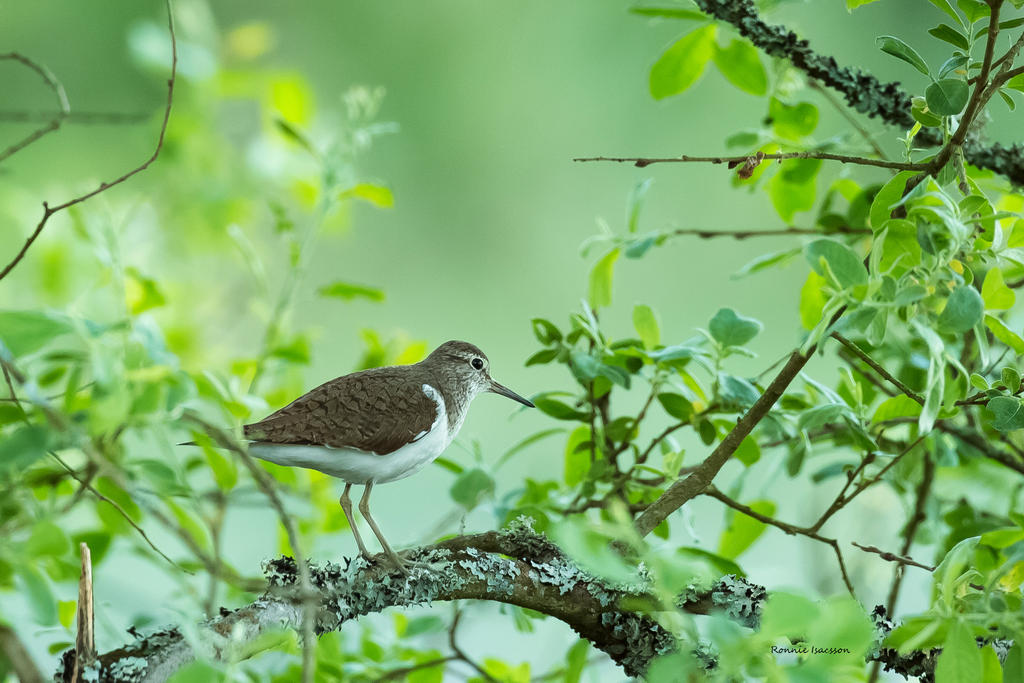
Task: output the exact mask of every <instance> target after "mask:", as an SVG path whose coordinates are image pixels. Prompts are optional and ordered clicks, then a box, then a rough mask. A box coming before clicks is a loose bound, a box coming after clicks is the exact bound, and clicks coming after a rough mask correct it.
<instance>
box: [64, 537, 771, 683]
mask: <svg viewBox="0 0 1024 683" xmlns="http://www.w3.org/2000/svg"><path fill="white" fill-rule="evenodd" d="M410 559H413V560H415V561H417V562H418V563H421V565H417V566H415V567H413V568H412V569H411V573H410V576H409V577H408V578H406V577H404V576H402V575H400V574H396V573H393V572H391V568H390V567H389V566H388V565H387V564H386V563H380V564H376V565H369V564H367V563H366V562H365V561H364V560H363V559H361V558H356V559H355V560H351V561H346V562H345V563H344V564H335V563H332V562H326V563H321V564H311V565H310V572H311V574H312V579H313V585H314V588H315V590H316V591H317V593H318V596H319V605H318V613H317V625H316V626H317V632H318V633H325V632H328V631H333V630H336V629H339V628H341V627H342V626H343V625H344V624H345V623H346V622H347V621H351V620H353V619H357V618H358V617H360V616H363V615H365V614H369V613H371V612H379V611H381V610H383V609H385V608H388V607H408V606H412V605H420V604H425V603H429V602H432V601H436V600H460V599H475V600H491V601H496V602H502V603H507V604H512V605H518V606H520V607H525V608H529V609H533V610H537V611H539V612H542V613H544V614H547V615H549V616H553V617H555V618H557V619H560V620H561V621H563V622H565V623H566V624H567V625H569V626H570V627H571V628H572V629H573V630H575V631H576V632H577V633H578V634H579V635H580V636H581V637H583V638H586V639H588V640H589V641H591V642H592V643H593V644H594V646H595V647H596V648H597V649H600V650H602V651H603V652H605V653H607V654H608V655H609V656H610V657H611V658H612V659H613V660H614V661H615V662H617V663H618V664H619V665H621V666H622V667H623V669H624V670H625V672H626V673H627V674H629V675H638V674H640V673H642V672H643V671H644V670H645V669H646V668H647V666H648V664H649V663H650V662H651V660H652V659H653V658H654V657H656V656H658V655H659V654H662V653H665V652H669V651H671V650H673V649H674V648H675V647H676V643H677V641H676V638H675V636H674V635H673V634H672V633H670V632H669V631H667V630H666V629H665V628H663V627H662V626H661V625H660V624H658V622H657V621H655V620H654V619H652V618H650V617H648V616H645V615H642V614H638V613H636V612H631V611H626V610H624V609H622V608H620V607H619V605H620V602H621V601H622V599H623V598H626V597H645V596H646V595H647V594H646V590H645V585H644V583H643V582H642V581H640V580H638V582H637V584H636V585H611V584H609V583H607V582H605V581H602V580H600V579H597V578H595V577H593V576H592V575H590V574H588V573H587V572H585V571H583V570H581V569H580V568H579V567H577V566H576V565H575V564H574V563H573V562H571V561H570V560H568V559H567V558H566V557H565V556H564V555H563V554H562V552H561V551H560V550H559V549H558V548H557V546H555V545H554V544H552V543H551V542H550V541H548V540H547V539H545V538H544V537H543V536H539V535H537V534H535V533H533V532H532V530H530V529H529V528H528V527H527V526H526V525H517V526H514V527H512V528H510V529H508V530H505V531H501V532H490V533H485V534H477V535H471V536H460V537H456V538H453V539H449V540H448V541H445V542H442V543H439V544H437V545H435V546H430V547H427V548H422V549H419V550H418V551H416V552H414V553H413V554H412V555H411V557H410ZM264 570H265V574H266V576H267V579H268V581H269V588H268V590H267V592H266V594H264V595H263V596H262V597H261V598H260V599H259V600H256V601H255V602H253V603H251V604H249V605H247V606H245V607H242V608H240V609H237V610H233V611H228V610H222V612H221V614H220V616H217V617H214V618H212V619H210V620H209V621H207V622H204V623H203V624H200V625H199V626H198V634H199V637H198V638H195V639H189V638H187V637H186V636H185V634H184V633H183V631H182V630H179V629H177V628H172V629H167V630H163V631H158V632H156V633H152V634H150V635H147V636H145V637H140V638H138V639H136V640H135V641H134V642H132V643H129V644H128V645H125V646H124V647H121V648H118V649H116V650H112V651H110V652H107V653H105V654H102V655H100V657H99V659H98V660H97V662H96V663H95V665H94V667H95V669H96V671H95V673H96V674H98V675H99V677H100V679H101V680H104V681H120V682H131V683H143V682H145V683H153V682H155V681H163V680H166V679H167V678H168V677H169V676H170V675H171V674H172V673H173V672H174V671H176V670H178V669H179V668H181V667H182V666H184V665H185V664H187V663H189V662H191V661H192V660H194V659H195V658H196V657H208V658H213V659H227V658H233V659H238V658H244V657H249V656H252V655H254V654H256V652H257V651H258V648H260V647H266V646H267V640H266V639H262V638H261V636H264V635H266V634H268V633H272V632H274V631H279V630H281V629H294V630H298V629H299V627H300V623H301V619H302V617H301V612H302V607H301V600H300V599H299V596H298V591H297V590H296V589H297V573H296V567H295V562H294V561H293V560H292V559H291V558H288V557H283V558H279V559H276V560H272V561H269V562H267V563H266V564H265V567H264ZM764 597H765V590H764V589H763V588H761V587H759V586H755V585H753V584H750V583H749V582H747V581H745V580H744V579H740V578H737V577H732V576H730V577H725V578H724V579H722V580H721V581H719V582H718V583H717V584H715V585H714V586H713V587H711V588H709V589H705V590H698V589H694V590H693V591H691V593H689V594H687V595H686V596H682V597H681V598H680V602H679V606H680V607H681V608H682V609H685V610H687V611H689V612H691V613H695V614H707V613H709V612H710V611H712V610H721V611H724V612H725V613H726V614H727V615H728V616H730V617H732V618H734V619H736V620H738V621H739V622H740V623H742V624H744V625H745V626H748V627H751V628H756V627H757V625H758V623H759V620H760V606H761V603H762V601H763V600H764ZM69 659H70V651H69V652H68V653H65V657H64V661H65V662H67V661H68V660H69ZM69 673H70V672H69V670H68V668H67V667H66V666H64V667H63V668H62V669H61V670H60V671H58V672H57V676H56V679H57V680H59V681H64V680H67V675H68V674H69Z"/></svg>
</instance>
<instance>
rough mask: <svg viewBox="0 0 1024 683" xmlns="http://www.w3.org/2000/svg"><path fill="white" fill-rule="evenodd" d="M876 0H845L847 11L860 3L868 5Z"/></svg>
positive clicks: (855, 7)
mask: <svg viewBox="0 0 1024 683" xmlns="http://www.w3.org/2000/svg"><path fill="white" fill-rule="evenodd" d="M877 1H878V0H846V9H847V10H849V11H853V10H855V9H857V8H858V7H860V6H861V5H870V4H871V3H873V2H877Z"/></svg>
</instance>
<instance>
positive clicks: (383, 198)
mask: <svg viewBox="0 0 1024 683" xmlns="http://www.w3.org/2000/svg"><path fill="white" fill-rule="evenodd" d="M352 197H354V198H356V199H363V200H366V201H368V202H370V203H371V204H373V205H374V206H379V207H380V208H382V209H390V208H391V207H393V206H394V205H395V196H394V195H393V194H392V193H391V190H390V189H389V188H386V187H384V186H382V185H374V184H372V183H359V184H358V185H353V186H352V187H350V188H348V189H346V190H342V191H341V192H340V193H338V199H349V198H352Z"/></svg>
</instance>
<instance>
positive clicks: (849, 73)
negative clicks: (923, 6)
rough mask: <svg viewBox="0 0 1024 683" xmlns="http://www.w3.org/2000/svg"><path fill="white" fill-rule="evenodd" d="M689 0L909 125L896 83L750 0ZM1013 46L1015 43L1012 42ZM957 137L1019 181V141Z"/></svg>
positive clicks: (922, 138) (850, 96) (928, 134)
mask: <svg viewBox="0 0 1024 683" xmlns="http://www.w3.org/2000/svg"><path fill="white" fill-rule="evenodd" d="M694 2H695V4H696V5H697V6H698V7H699V8H700V9H701V10H702V11H703V12H705V13H706V14H708V15H710V16H712V17H714V18H716V19H718V20H720V21H724V22H726V23H728V24H731V25H732V26H733V27H734V28H735V29H736V30H737V31H738V32H739V33H740V34H741V35H742V36H743V37H745V38H747V39H749V40H750V42H752V43H753V44H754V45H755V46H756V47H758V48H759V49H761V50H762V51H763V52H764V53H765V54H767V55H770V56H772V57H781V58H785V59H788V60H789V61H790V62H791V63H792V64H793V66H795V67H796V68H797V69H799V70H801V71H803V72H804V73H806V74H807V75H808V76H810V77H811V78H813V79H815V80H816V81H818V82H820V83H821V84H823V85H825V86H827V87H829V88H831V89H832V90H834V91H835V92H837V93H839V94H840V95H842V96H843V97H844V98H845V99H846V102H847V104H849V105H850V106H851V107H853V109H854V110H856V111H858V112H860V113H862V114H866V115H867V116H868V117H876V116H877V117H878V118H880V119H882V120H883V121H885V122H886V123H889V124H892V125H894V126H899V127H901V128H904V129H907V128H910V127H912V126H913V125H914V123H915V121H914V117H913V116H911V114H910V110H911V101H910V95H909V94H908V93H907V92H906V91H904V90H903V89H902V88H900V86H899V84H898V83H882V82H881V81H880V80H878V78H876V77H875V76H873V75H871V74H869V73H867V72H865V71H862V70H860V69H856V68H852V67H841V66H839V64H838V62H836V60H835V58H834V57H829V56H826V55H822V54H819V53H817V52H815V51H814V50H812V49H811V48H810V43H809V42H808V41H807V40H805V39H801V38H798V37H797V36H796V34H795V33H793V31H791V30H789V29H788V28H786V27H785V26H778V25H775V26H773V25H770V24H767V23H765V21H764V20H762V19H761V16H760V14H759V13H758V10H757V6H756V5H755V4H754V3H753V1H752V0H694ZM1018 42H1019V41H1018ZM1014 47H1015V48H1016V49H1020V48H1019V47H1018V46H1017V45H1015V46H1014ZM1015 55H1016V52H1015V51H1014V49H1013V48H1011V50H1010V52H1007V54H1006V55H1003V56H1002V57H1001V58H1000V59H998V60H995V61H994V62H992V66H993V67H994V66H997V65H1002V66H1003V71H1002V73H1001V75H1000V76H997V77H996V78H995V79H993V81H994V82H995V81H996V80H998V79H999V78H1001V77H1002V76H1005V74H1006V73H1007V72H1008V71H1009V67H1010V66H1012V62H1013V58H1014V56H1015ZM979 80H980V79H979ZM989 96H991V95H989ZM966 132H967V131H966V130H965V133H966ZM916 140H917V141H918V142H920V143H923V144H927V145H941V144H942V143H943V140H942V137H941V136H940V134H939V132H938V130H937V129H930V128H924V129H922V130H921V131H920V132H919V133H918V134H917V137H916ZM962 142H963V143H964V145H963V149H964V155H965V156H966V158H967V161H969V162H970V163H971V164H973V165H975V166H977V167H978V168H987V169H989V170H992V171H995V172H996V173H998V174H1000V175H1002V176H1004V177H1006V178H1007V179H1009V180H1010V181H1011V182H1013V183H1014V184H1017V185H1024V145H1020V144H1015V145H1011V146H1009V147H1005V146H1003V145H1000V144H999V143H995V144H993V145H990V146H988V147H986V146H983V145H980V144H977V143H970V142H968V141H967V139H966V138H965V139H964V140H963V141H962Z"/></svg>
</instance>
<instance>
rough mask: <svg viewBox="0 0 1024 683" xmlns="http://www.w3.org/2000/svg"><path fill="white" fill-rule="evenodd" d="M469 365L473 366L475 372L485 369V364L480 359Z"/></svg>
mask: <svg viewBox="0 0 1024 683" xmlns="http://www.w3.org/2000/svg"><path fill="white" fill-rule="evenodd" d="M469 364H470V365H472V366H473V369H474V370H483V367H484V362H483V361H482V360H480V359H479V358H474V359H473V360H471V361H469Z"/></svg>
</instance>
